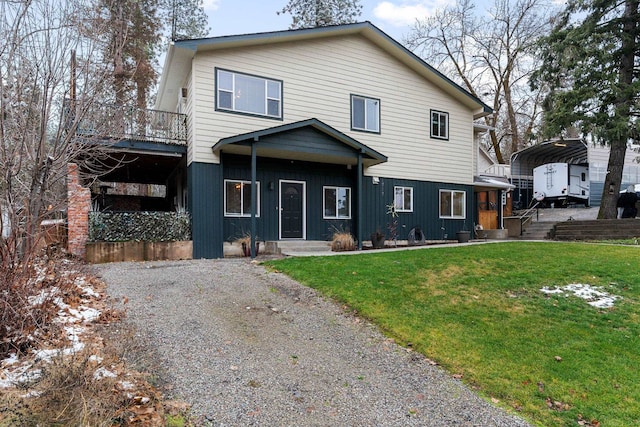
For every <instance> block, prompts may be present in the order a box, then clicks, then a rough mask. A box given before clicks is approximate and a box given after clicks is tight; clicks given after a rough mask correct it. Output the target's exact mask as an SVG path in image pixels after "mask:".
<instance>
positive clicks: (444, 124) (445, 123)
mask: <svg viewBox="0 0 640 427" xmlns="http://www.w3.org/2000/svg"><path fill="white" fill-rule="evenodd" d="M431 137H432V138H438V139H449V113H445V112H442V111H435V110H431Z"/></svg>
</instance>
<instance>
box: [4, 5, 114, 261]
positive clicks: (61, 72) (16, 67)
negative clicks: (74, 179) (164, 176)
mask: <svg viewBox="0 0 640 427" xmlns="http://www.w3.org/2000/svg"><path fill="white" fill-rule="evenodd" d="M83 3H84V2H83V1H82V0H67V1H62V2H61V1H58V0H25V1H19V2H17V1H16V2H7V1H2V2H0V37H1V38H2V40H3V43H2V44H1V45H0V174H1V175H2V180H1V181H0V213H1V215H0V231H1V232H2V233H1V235H2V237H1V238H0V264H1V265H2V267H1V268H2V269H3V271H7V270H10V269H12V268H15V267H17V266H18V265H20V264H23V265H25V264H26V262H25V261H28V260H29V259H30V258H31V257H32V256H33V255H34V252H35V248H36V245H37V243H38V239H39V238H40V233H39V230H40V225H41V222H42V220H43V219H44V218H47V217H50V216H52V215H54V213H55V212H58V211H60V210H61V207H62V206H63V202H64V197H65V192H64V191H63V188H64V183H65V173H66V165H67V163H68V162H70V161H75V162H82V163H84V164H83V165H82V167H83V170H85V171H89V172H91V171H93V172H95V171H97V169H99V168H100V162H101V160H104V159H105V157H108V156H109V155H110V154H109V149H108V148H107V147H105V145H104V144H101V143H98V141H102V140H104V137H105V135H107V134H108V133H109V129H108V127H109V123H108V121H104V120H93V119H92V117H91V115H92V114H93V113H94V112H95V104H96V103H97V102H98V101H99V100H101V96H102V94H103V93H104V92H105V82H107V79H106V78H105V77H106V75H107V71H108V70H107V69H106V67H104V66H101V65H99V64H101V63H102V61H101V60H100V52H101V50H100V49H99V48H100V46H97V45H96V43H95V39H93V40H92V39H88V38H85V37H81V35H80V33H79V29H81V28H82V27H83V25H85V24H84V22H83V17H85V16H86V15H85V14H84V13H86V12H87V11H86V9H85V8H84V4H83ZM72 52H77V60H75V63H74V62H73V61H72V60H71V58H72V56H75V55H72ZM79 130H81V131H82V132H83V133H84V134H85V136H84V137H83V138H78V132H77V131H79Z"/></svg>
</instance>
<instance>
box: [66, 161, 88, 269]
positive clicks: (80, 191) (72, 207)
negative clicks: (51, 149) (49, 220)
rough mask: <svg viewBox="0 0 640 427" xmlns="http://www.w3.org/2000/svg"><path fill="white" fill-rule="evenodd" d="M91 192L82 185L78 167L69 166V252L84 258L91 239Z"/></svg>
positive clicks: (72, 164)
mask: <svg viewBox="0 0 640 427" xmlns="http://www.w3.org/2000/svg"><path fill="white" fill-rule="evenodd" d="M90 208H91V191H90V190H89V189H88V188H84V187H83V186H82V185H81V184H80V178H79V176H78V165H76V164H74V163H69V164H67V233H68V234H67V250H68V251H69V252H70V253H72V254H73V255H76V256H79V257H82V258H84V256H85V254H86V248H85V246H86V243H87V238H88V237H89V209H90Z"/></svg>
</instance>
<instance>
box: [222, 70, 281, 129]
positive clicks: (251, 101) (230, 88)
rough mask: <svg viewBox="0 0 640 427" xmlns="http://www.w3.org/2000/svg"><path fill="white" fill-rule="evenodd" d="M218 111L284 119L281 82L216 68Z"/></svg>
mask: <svg viewBox="0 0 640 427" xmlns="http://www.w3.org/2000/svg"><path fill="white" fill-rule="evenodd" d="M216 93H217V97H216V109H217V110H224V111H233V112H236V113H243V114H251V115H257V116H264V117H270V118H274V119H281V118H282V81H280V80H273V79H267V78H264V77H258V76H252V75H249V74H241V73H236V72H233V71H227V70H221V69H218V68H217V69H216Z"/></svg>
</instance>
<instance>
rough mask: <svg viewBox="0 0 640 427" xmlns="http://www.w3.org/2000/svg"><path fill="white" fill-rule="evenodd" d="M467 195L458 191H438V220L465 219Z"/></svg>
mask: <svg viewBox="0 0 640 427" xmlns="http://www.w3.org/2000/svg"><path fill="white" fill-rule="evenodd" d="M466 199H467V193H466V192H465V191H459V190H440V218H458V219H464V218H465V217H466V214H465V212H466Z"/></svg>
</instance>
